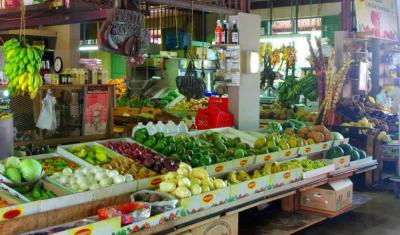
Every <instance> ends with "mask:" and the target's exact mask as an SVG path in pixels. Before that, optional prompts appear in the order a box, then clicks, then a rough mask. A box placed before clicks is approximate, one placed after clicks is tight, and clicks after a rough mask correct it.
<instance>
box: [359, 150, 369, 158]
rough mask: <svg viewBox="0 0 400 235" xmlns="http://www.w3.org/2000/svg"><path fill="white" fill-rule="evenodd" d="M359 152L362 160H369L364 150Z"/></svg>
mask: <svg viewBox="0 0 400 235" xmlns="http://www.w3.org/2000/svg"><path fill="white" fill-rule="evenodd" d="M357 152H358V155H359V156H360V159H365V158H367V154H366V153H365V151H364V150H360V149H359V150H357Z"/></svg>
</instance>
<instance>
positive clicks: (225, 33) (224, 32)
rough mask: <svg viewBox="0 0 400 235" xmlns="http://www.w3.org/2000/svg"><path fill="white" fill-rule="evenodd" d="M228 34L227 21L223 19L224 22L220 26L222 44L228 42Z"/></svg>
mask: <svg viewBox="0 0 400 235" xmlns="http://www.w3.org/2000/svg"><path fill="white" fill-rule="evenodd" d="M228 35H229V34H228V22H226V20H224V24H223V26H222V44H229V37H228Z"/></svg>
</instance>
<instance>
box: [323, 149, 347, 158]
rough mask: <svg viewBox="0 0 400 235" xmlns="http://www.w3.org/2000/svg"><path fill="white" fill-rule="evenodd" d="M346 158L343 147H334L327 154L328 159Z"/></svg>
mask: <svg viewBox="0 0 400 235" xmlns="http://www.w3.org/2000/svg"><path fill="white" fill-rule="evenodd" d="M342 156H344V151H343V149H342V148H341V147H333V148H331V149H329V151H328V152H327V153H326V158H328V159H335V158H338V157H342Z"/></svg>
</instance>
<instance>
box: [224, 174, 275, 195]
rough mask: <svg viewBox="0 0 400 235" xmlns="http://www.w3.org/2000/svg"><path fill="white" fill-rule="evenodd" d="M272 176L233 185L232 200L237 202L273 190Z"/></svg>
mask: <svg viewBox="0 0 400 235" xmlns="http://www.w3.org/2000/svg"><path fill="white" fill-rule="evenodd" d="M270 183H271V175H266V176H263V177H259V178H257V179H251V180H248V181H245V182H242V183H239V184H233V185H231V199H232V200H237V199H240V198H243V197H246V196H248V195H252V194H256V193H259V192H263V191H266V190H268V189H271V184H270Z"/></svg>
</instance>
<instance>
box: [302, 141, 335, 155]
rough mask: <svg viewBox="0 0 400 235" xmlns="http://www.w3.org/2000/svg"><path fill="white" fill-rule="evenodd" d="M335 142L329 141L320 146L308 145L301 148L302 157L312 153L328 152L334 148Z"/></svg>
mask: <svg viewBox="0 0 400 235" xmlns="http://www.w3.org/2000/svg"><path fill="white" fill-rule="evenodd" d="M332 144H333V141H327V142H323V143H319V144H312V145H307V146H304V147H300V148H299V154H300V155H308V154H312V153H320V152H323V151H328V150H329V149H330V148H331V147H332Z"/></svg>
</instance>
